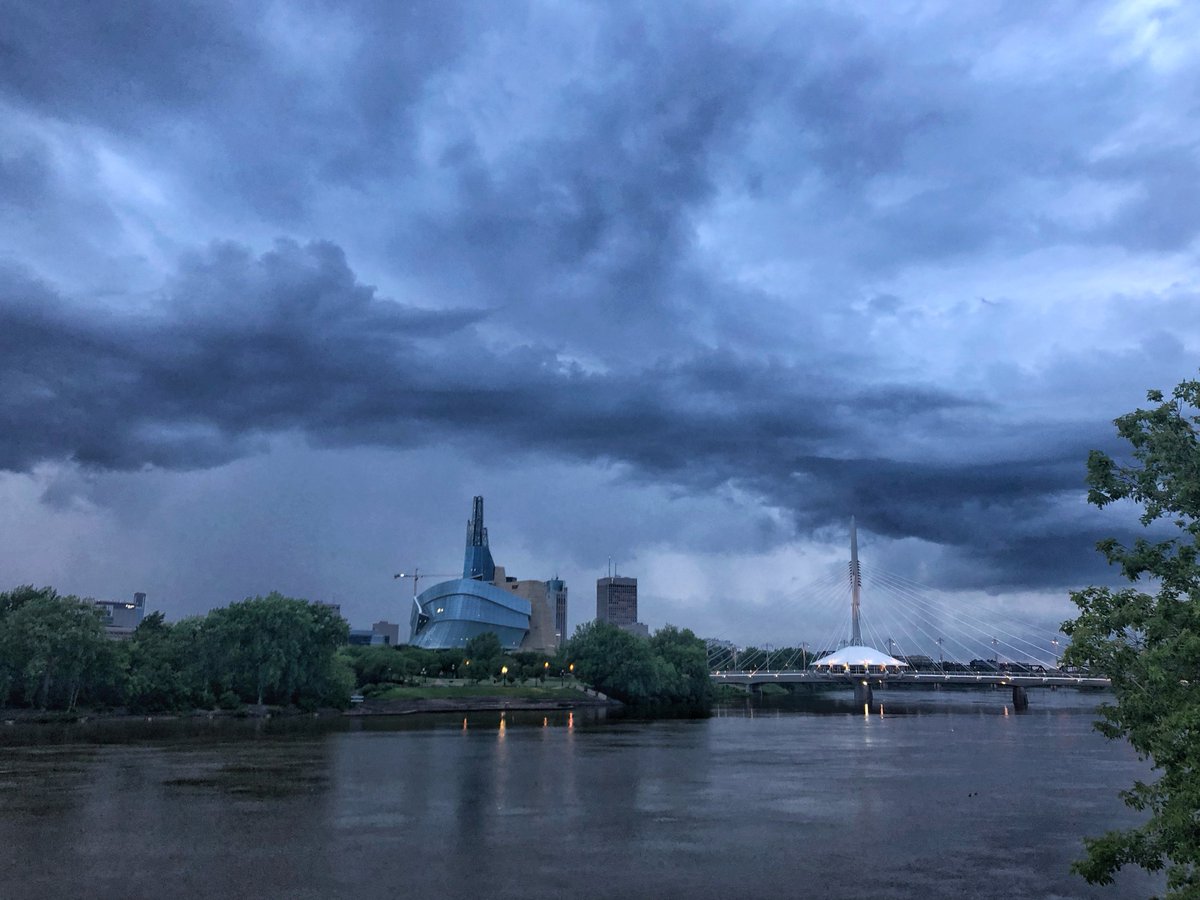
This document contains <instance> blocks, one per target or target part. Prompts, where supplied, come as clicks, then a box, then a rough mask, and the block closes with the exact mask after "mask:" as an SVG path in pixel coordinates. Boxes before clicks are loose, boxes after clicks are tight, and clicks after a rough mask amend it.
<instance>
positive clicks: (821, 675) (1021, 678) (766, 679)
mask: <svg viewBox="0 0 1200 900" xmlns="http://www.w3.org/2000/svg"><path fill="white" fill-rule="evenodd" d="M710 677H711V678H712V680H713V681H714V682H715V683H716V684H737V685H750V686H753V685H763V684H854V683H855V682H863V681H866V682H868V683H870V684H873V685H874V684H912V685H917V684H929V685H937V684H957V685H962V686H964V687H970V686H974V685H979V686H982V685H992V684H996V685H1004V686H1012V687H1025V688H1031V687H1074V688H1106V687H1111V686H1112V682H1111V681H1109V680H1108V679H1107V678H1098V677H1095V676H1090V675H1014V674H1011V673H1008V672H970V673H967V672H945V673H943V672H870V673H866V674H864V673H861V672H858V673H855V672H813V671H803V670H801V671H792V672H762V671H759V672H713V673H711V675H710Z"/></svg>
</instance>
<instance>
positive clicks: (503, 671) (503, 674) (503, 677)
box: [500, 666, 508, 684]
mask: <svg viewBox="0 0 1200 900" xmlns="http://www.w3.org/2000/svg"><path fill="white" fill-rule="evenodd" d="M506 681H508V666H501V667H500V683H501V684H504V682H506Z"/></svg>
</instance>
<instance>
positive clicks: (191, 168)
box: [0, 0, 1200, 645]
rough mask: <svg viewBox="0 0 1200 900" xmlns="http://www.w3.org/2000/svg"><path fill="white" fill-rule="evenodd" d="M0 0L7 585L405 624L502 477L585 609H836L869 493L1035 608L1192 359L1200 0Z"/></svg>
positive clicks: (0, 325)
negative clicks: (1131, 444)
mask: <svg viewBox="0 0 1200 900" xmlns="http://www.w3.org/2000/svg"><path fill="white" fill-rule="evenodd" d="M0 16H2V20H3V22H4V23H5V25H4V36H3V38H2V39H0V110H2V114H0V235H2V238H3V240H2V244H0V247H2V248H3V249H2V250H0V384H2V385H3V390H2V391H0V404H2V408H3V414H4V422H5V423H6V427H5V428H4V429H3V431H2V432H0V503H2V509H3V512H2V513H0V589H8V588H10V587H12V586H15V585H18V584H24V583H33V584H37V585H41V584H51V585H53V586H55V587H57V588H58V589H59V590H60V591H63V592H64V593H65V592H72V593H80V594H85V595H92V596H96V597H101V598H108V599H112V598H122V597H128V596H130V595H131V594H132V593H133V592H134V591H145V592H146V593H147V595H148V598H149V599H148V603H149V606H150V609H152V610H153V609H161V610H163V611H164V612H165V613H166V614H167V616H168V617H169V618H172V619H174V618H178V617H180V616H184V615H188V614H192V613H196V612H202V611H204V610H206V609H208V608H211V607H212V606H217V605H224V604H227V603H229V602H231V601H234V600H238V599H241V598H243V597H246V596H252V595H255V594H263V593H266V592H268V591H271V590H279V591H281V592H283V593H286V594H290V595H293V596H299V597H305V598H308V599H313V600H325V601H336V602H339V603H341V604H342V606H343V610H344V612H345V614H346V616H347V618H348V619H349V620H350V621H351V623H352V624H354V625H355V626H368V625H369V624H370V623H371V622H373V621H375V620H376V619H380V618H384V619H390V620H391V621H399V622H401V623H403V624H404V626H405V627H407V622H408V612H409V602H410V601H409V597H410V596H411V591H412V588H411V585H410V584H408V583H406V582H398V581H395V580H393V578H392V574H393V573H395V572H399V571H410V570H411V569H412V568H413V567H414V566H418V567H420V568H421V569H422V570H424V571H427V572H430V573H453V572H456V571H459V570H460V569H461V566H462V552H463V537H464V526H465V523H466V520H467V518H468V517H469V515H470V504H471V498H472V497H473V496H474V495H476V494H480V495H483V496H484V497H485V503H486V523H487V526H488V529H489V533H490V538H491V547H492V551H493V554H494V556H495V559H496V562H497V564H499V565H503V566H505V567H506V569H507V571H508V573H509V574H511V575H516V576H517V577H520V578H549V577H551V576H553V575H555V574H557V575H560V576H561V577H563V578H564V579H565V580H566V582H567V584H568V587H569V590H570V618H569V622H570V626H571V627H572V628H573V627H574V626H576V625H578V624H580V623H581V622H584V621H586V620H588V619H590V618H591V616H592V615H593V614H594V609H595V605H594V598H595V579H596V578H597V577H599V576H601V575H603V574H605V572H606V569H607V566H608V561H609V559H610V558H611V559H612V560H613V561H614V562H615V564H616V566H617V568H618V570H619V571H620V573H621V574H625V575H633V576H636V577H637V578H638V579H639V594H640V612H641V618H642V619H643V620H644V621H645V622H647V623H648V624H649V625H650V626H651V627H652V628H657V627H659V626H661V625H663V624H665V623H668V622H670V623H674V624H677V625H681V626H687V627H690V628H692V629H693V630H694V631H696V632H697V633H699V634H701V635H704V636H717V637H722V638H728V639H731V640H734V641H737V642H739V643H764V642H771V643H774V644H776V645H780V644H785V643H799V642H800V641H802V640H817V639H819V638H820V637H822V636H823V635H824V633H825V631H826V630H827V629H828V626H829V622H828V621H826V620H825V619H822V618H820V616H818V615H817V614H816V613H813V612H809V613H807V614H806V613H805V611H804V610H805V609H806V608H809V607H806V606H805V605H804V604H805V602H806V601H807V597H808V596H809V592H808V586H810V585H813V584H817V583H825V582H826V581H827V580H828V579H829V578H831V577H832V575H831V573H834V574H836V573H837V572H839V571H844V570H845V561H846V559H847V554H848V550H847V542H848V528H849V519H850V517H851V516H852V515H853V516H855V517H857V521H858V526H859V529H860V547H861V554H862V558H863V565H864V568H867V569H870V568H871V567H875V568H877V569H880V570H884V571H887V572H892V573H896V575H898V576H901V577H903V578H906V579H912V580H913V581H916V582H919V583H921V584H924V585H928V586H929V587H930V589H932V590H935V591H937V592H939V595H940V596H942V597H944V598H950V599H952V600H953V601H954V602H957V603H960V604H962V606H963V607H964V608H968V607H972V606H977V605H979V604H1000V605H1002V606H1004V607H1005V608H1006V609H1008V610H1010V611H1011V612H1012V613H1013V615H1014V616H1015V617H1018V618H1021V619H1022V620H1024V621H1030V622H1038V623H1041V624H1049V625H1050V626H1051V627H1052V626H1053V625H1054V624H1056V623H1057V622H1060V621H1062V619H1063V618H1065V617H1067V616H1068V615H1070V613H1071V606H1070V604H1069V601H1068V598H1067V594H1068V592H1069V590H1071V589H1072V588H1079V587H1082V586H1084V585H1086V584H1090V583H1107V582H1110V581H1111V580H1112V578H1113V575H1114V573H1112V572H1110V571H1109V569H1108V568H1107V566H1106V565H1105V563H1104V561H1103V559H1102V558H1101V557H1100V556H1099V554H1097V553H1096V552H1095V550H1094V546H1095V543H1096V541H1097V540H1099V539H1101V538H1103V537H1106V536H1108V535H1120V536H1128V535H1130V534H1132V533H1133V532H1134V531H1135V530H1136V528H1137V521H1136V516H1135V515H1134V514H1133V513H1132V511H1131V510H1129V509H1128V508H1122V509H1109V510H1104V511H1099V510H1096V509H1095V508H1093V507H1089V506H1088V505H1087V503H1086V488H1085V486H1084V474H1085V463H1086V458H1087V454H1088V451H1089V450H1091V449H1093V448H1102V449H1106V450H1109V451H1113V452H1117V451H1120V449H1121V448H1120V446H1119V445H1118V444H1117V443H1116V438H1115V430H1114V428H1113V426H1112V419H1114V418H1115V417H1116V416H1118V415H1121V414H1122V413H1124V412H1127V411H1129V410H1131V409H1133V408H1134V407H1136V406H1138V405H1139V404H1141V405H1144V404H1145V395H1146V391H1147V390H1148V389H1151V388H1159V389H1164V390H1170V389H1171V388H1172V387H1173V386H1174V385H1175V384H1177V383H1178V382H1180V381H1181V380H1184V379H1187V378H1192V377H1195V376H1196V374H1197V369H1198V366H1200V362H1198V357H1197V352H1196V351H1197V344H1198V343H1200V341H1198V339H1197V336H1198V333H1200V332H1198V328H1200V303H1198V302H1197V296H1196V293H1197V280H1198V274H1200V267H1198V259H1197V234H1198V232H1200V196H1198V195H1200V157H1198V153H1197V145H1198V141H1200V125H1197V121H1200V120H1198V119H1197V117H1196V115H1195V113H1196V109H1197V104H1198V102H1200V87H1198V86H1200V71H1198V70H1200V53H1198V52H1197V51H1198V50H1200V10H1198V9H1197V7H1196V6H1194V5H1188V4H1176V3H1165V2H1163V3H1157V2H1127V3H1091V2H1088V3H1083V2H1080V3H1071V2H1064V3H1052V4H1039V5H1037V6H1036V7H1035V6H1023V5H1015V4H999V3H996V4H991V3H976V4H966V5H964V4H953V3H949V2H946V3H925V2H912V3H891V4H867V3H860V4H846V3H837V4H832V3H831V4H820V3H813V4H803V5H797V6H787V5H782V4H770V3H721V2H712V3H707V2H706V3H686V4H665V3H664V4H645V5H635V4H626V3H611V4H608V3H606V4H597V3H531V4H525V3H503V4H501V3H481V2H476V3H461V4H459V3H451V2H440V3H398V2H397V3H378V4H373V3H358V4H353V5H349V6H347V5H339V4H322V3H304V4H289V3H258V2H244V3H242V2H239V3H233V2H227V3H221V2H203V3H189V2H170V3H168V2H158V3H154V2H149V3H138V2H121V3H82V2H77V3H54V2H37V3H33V2H20V0H0ZM870 602H871V598H870V596H864V609H865V610H868V611H869V609H870V606H869V604H870Z"/></svg>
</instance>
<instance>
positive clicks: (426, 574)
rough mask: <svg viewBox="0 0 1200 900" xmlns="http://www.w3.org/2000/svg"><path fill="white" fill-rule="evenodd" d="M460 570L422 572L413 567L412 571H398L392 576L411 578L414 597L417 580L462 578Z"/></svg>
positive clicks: (414, 597)
mask: <svg viewBox="0 0 1200 900" xmlns="http://www.w3.org/2000/svg"><path fill="white" fill-rule="evenodd" d="M460 577H462V575H461V573H460V572H422V571H421V570H420V569H413V570H412V571H411V572H397V573H396V574H395V575H393V576H392V578H411V579H412V584H413V599H416V596H417V582H418V581H420V580H421V579H422V578H460Z"/></svg>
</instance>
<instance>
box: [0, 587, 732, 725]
mask: <svg viewBox="0 0 1200 900" xmlns="http://www.w3.org/2000/svg"><path fill="white" fill-rule="evenodd" d="M348 636H349V628H348V626H347V624H346V621H345V620H344V619H342V618H341V616H339V615H338V614H337V613H336V612H334V611H333V610H332V609H330V608H329V607H327V606H323V605H320V604H313V603H309V602H307V601H305V600H298V599H295V598H292V597H285V596H283V595H281V594H278V593H272V594H269V595H268V596H266V597H253V598H248V599H246V600H242V601H240V602H238V603H232V604H230V605H229V606H225V607H220V608H217V609H213V610H211V611H210V612H208V613H207V614H205V615H203V616H193V617H190V618H186V619H182V620H180V621H179V622H175V623H169V622H167V621H166V620H165V619H164V617H163V614H162V613H161V612H156V613H152V614H150V615H148V616H146V617H145V619H143V621H142V622H141V624H140V625H139V626H138V627H137V628H136V629H135V630H134V632H133V634H132V635H131V636H130V638H129V639H128V640H124V641H114V640H111V639H110V638H109V637H108V636H107V635H106V634H105V631H104V627H103V625H102V624H101V622H100V616H99V614H98V612H97V610H96V608H95V606H94V604H93V603H92V601H91V600H90V599H84V598H80V597H77V596H74V595H62V594H59V593H58V592H57V591H56V590H55V589H54V588H51V587H43V588H35V587H33V586H31V585H24V586H21V587H18V588H14V589H13V590H11V591H7V592H3V593H0V706H8V707H21V706H24V707H33V708H37V709H42V710H68V711H70V710H74V709H76V708H77V707H87V708H91V709H105V708H110V709H116V708H124V709H127V710H128V711H129V712H133V713H153V712H159V713H161V712H185V711H191V710H196V709H214V708H222V709H237V708H239V707H241V706H243V705H245V704H257V705H271V706H294V707H298V708H300V709H316V708H317V707H339V708H341V707H345V706H347V705H348V704H349V701H350V695H351V693H352V692H353V691H354V690H356V689H357V690H359V691H362V692H363V693H364V694H365V695H367V696H370V695H371V694H372V693H375V692H377V691H380V690H383V689H386V688H387V687H390V686H392V685H397V684H401V685H403V684H413V683H416V682H418V681H427V680H428V679H430V678H438V677H440V678H460V679H466V680H469V681H474V682H482V681H487V680H490V681H506V682H509V683H512V682H517V681H528V680H531V679H540V680H543V681H544V680H546V679H553V678H555V677H558V678H560V679H563V678H564V677H565V676H567V675H568V674H573V675H574V676H576V677H578V678H579V679H581V680H582V681H583V682H585V683H586V684H589V685H591V686H593V687H594V688H596V689H597V690H599V691H602V692H603V693H605V694H608V695H609V696H611V697H614V698H615V699H618V700H621V701H622V702H624V703H627V704H630V705H633V706H635V707H641V708H646V709H660V710H665V709H668V708H670V709H686V710H690V711H702V710H705V709H707V707H708V705H709V703H710V702H711V700H712V688H711V685H710V682H709V678H708V667H707V659H706V654H705V648H704V643H703V641H701V640H700V639H699V638H697V637H696V636H695V635H694V634H692V632H690V631H688V630H686V629H684V630H680V629H678V628H674V627H672V626H667V627H666V628H663V629H661V630H659V631H658V632H657V633H655V635H654V636H653V637H652V638H649V639H646V638H640V637H636V636H634V635H632V634H629V633H628V632H625V631H622V630H620V629H619V628H616V627H614V626H611V625H606V624H603V623H589V624H587V625H583V626H581V627H580V628H579V629H577V631H576V633H575V635H574V637H572V638H571V640H570V641H569V642H568V643H567V646H566V647H565V648H563V649H562V650H561V651H559V652H557V653H554V654H545V653H531V652H513V651H506V650H504V649H503V648H502V646H501V644H500V640H499V638H497V636H496V635H495V634H493V633H490V632H488V633H485V634H481V635H478V636H476V637H474V638H472V639H471V640H470V641H468V643H467V645H466V646H465V648H463V649H461V650H424V649H421V648H419V647H412V646H403V645H402V646H399V647H387V646H384V647H380V646H373V647H351V646H347V640H348Z"/></svg>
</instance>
